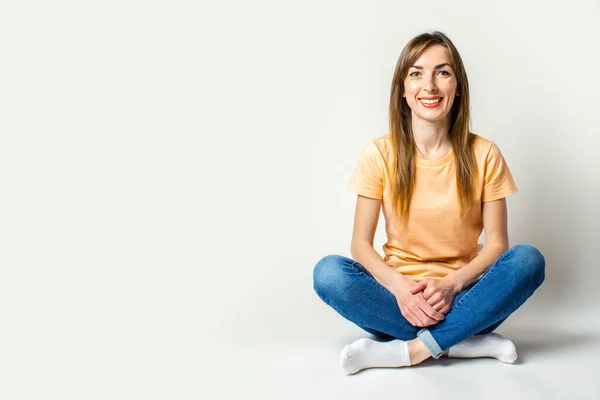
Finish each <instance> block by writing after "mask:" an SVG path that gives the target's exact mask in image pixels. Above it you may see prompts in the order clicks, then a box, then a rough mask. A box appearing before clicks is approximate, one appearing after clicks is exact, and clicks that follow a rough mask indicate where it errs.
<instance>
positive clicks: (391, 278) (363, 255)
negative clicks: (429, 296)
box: [350, 242, 414, 295]
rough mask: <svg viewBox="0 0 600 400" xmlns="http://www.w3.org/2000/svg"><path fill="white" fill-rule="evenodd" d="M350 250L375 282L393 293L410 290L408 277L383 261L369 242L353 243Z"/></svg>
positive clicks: (410, 283) (410, 284)
mask: <svg viewBox="0 0 600 400" xmlns="http://www.w3.org/2000/svg"><path fill="white" fill-rule="evenodd" d="M350 252H351V253H352V258H353V259H354V260H355V261H358V263H359V264H361V265H362V266H363V267H365V268H366V269H367V270H368V271H369V272H370V273H371V275H373V277H374V278H375V280H376V281H377V282H379V283H380V284H381V285H382V286H383V287H385V288H386V289H387V290H389V291H390V292H391V293H393V294H394V295H396V294H402V293H404V292H406V291H408V290H410V288H411V287H412V285H413V284H414V283H412V281H411V280H410V279H409V278H407V277H405V276H404V275H402V274H401V273H400V272H398V271H396V270H394V269H393V268H391V267H390V266H389V265H388V264H387V263H386V262H385V261H383V259H382V258H381V256H380V255H379V253H377V251H375V249H374V248H373V246H371V244H369V243H366V242H364V243H358V244H353V245H352V248H351V249H350Z"/></svg>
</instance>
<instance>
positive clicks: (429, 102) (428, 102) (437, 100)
mask: <svg viewBox="0 0 600 400" xmlns="http://www.w3.org/2000/svg"><path fill="white" fill-rule="evenodd" d="M441 100H442V99H435V100H425V99H421V101H422V102H423V103H425V104H434V103H438V102H440V101H441Z"/></svg>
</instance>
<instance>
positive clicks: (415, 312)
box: [395, 282, 446, 327]
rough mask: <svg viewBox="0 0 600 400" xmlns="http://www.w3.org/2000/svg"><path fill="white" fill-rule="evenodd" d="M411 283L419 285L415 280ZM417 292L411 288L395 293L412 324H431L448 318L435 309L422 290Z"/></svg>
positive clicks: (421, 325) (402, 311)
mask: <svg viewBox="0 0 600 400" xmlns="http://www.w3.org/2000/svg"><path fill="white" fill-rule="evenodd" d="M411 284H412V285H413V286H412V287H413V288H414V287H416V285H417V284H416V283H414V282H413V283H411ZM417 292H418V293H412V289H409V290H403V291H401V292H397V293H396V294H395V296H396V301H397V302H398V307H399V308H400V313H401V314H402V316H403V317H404V318H405V319H406V320H407V321H408V322H409V323H410V324H411V325H412V326H417V327H426V326H431V325H435V324H437V323H438V322H440V321H442V320H444V318H446V317H444V315H443V314H442V313H441V312H439V311H436V310H434V308H433V307H432V306H431V305H430V304H429V303H428V302H427V300H426V299H425V297H423V293H422V292H421V291H417Z"/></svg>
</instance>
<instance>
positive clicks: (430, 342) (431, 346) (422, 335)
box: [417, 328, 444, 359]
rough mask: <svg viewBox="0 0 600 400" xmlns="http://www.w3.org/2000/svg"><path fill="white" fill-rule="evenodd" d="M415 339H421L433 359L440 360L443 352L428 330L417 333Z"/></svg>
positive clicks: (424, 329)
mask: <svg viewBox="0 0 600 400" xmlns="http://www.w3.org/2000/svg"><path fill="white" fill-rule="evenodd" d="M417 337H419V339H421V341H422V342H423V344H424V345H425V347H427V349H428V350H429V352H430V353H431V355H432V356H433V358H436V359H437V358H440V357H441V356H442V355H443V354H444V351H443V350H442V349H441V347H440V345H439V344H438V343H437V342H436V341H435V339H434V338H433V336H432V335H431V332H429V329H426V328H423V329H421V330H420V331H419V332H418V333H417Z"/></svg>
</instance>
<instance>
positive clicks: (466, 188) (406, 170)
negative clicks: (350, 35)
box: [390, 31, 477, 222]
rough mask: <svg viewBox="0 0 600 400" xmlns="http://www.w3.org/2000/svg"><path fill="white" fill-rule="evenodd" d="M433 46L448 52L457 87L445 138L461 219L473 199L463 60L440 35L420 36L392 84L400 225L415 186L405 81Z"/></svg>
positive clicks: (394, 193)
mask: <svg viewBox="0 0 600 400" xmlns="http://www.w3.org/2000/svg"><path fill="white" fill-rule="evenodd" d="M432 45H442V46H444V47H445V48H446V49H447V50H448V54H449V56H450V60H451V64H452V68H453V69H454V73H455V74H456V77H457V81H458V86H457V89H456V92H457V93H458V94H459V96H458V97H456V98H455V100H454V103H453V104H452V109H451V110H450V113H451V117H450V130H449V132H448V138H449V140H450V142H451V143H452V149H453V150H454V155H455V163H456V184H457V189H458V190H457V192H458V198H459V203H460V208H461V215H464V214H465V213H466V212H467V211H468V210H469V208H470V206H471V204H472V202H473V201H474V199H475V187H476V186H475V185H476V180H477V164H476V163H475V155H474V152H473V141H474V139H475V135H473V134H472V133H470V132H469V122H470V114H469V82H468V80H467V73H466V71H465V68H464V65H463V62H462V59H461V57H460V54H459V53H458V50H457V49H456V47H454V44H453V43H452V42H451V41H450V39H449V38H448V37H447V36H446V35H444V34H443V33H442V32H439V31H435V32H433V33H423V34H421V35H419V36H416V37H415V38H413V39H411V40H410V41H409V42H408V43H407V44H406V46H405V47H404V49H403V50H402V53H401V54H400V57H399V58H398V62H397V64H396V71H395V72H394V79H393V80H392V89H391V94H390V138H391V144H392V154H393V155H394V160H393V162H392V168H391V171H390V196H391V199H392V204H394V208H395V212H396V214H397V215H398V216H399V217H400V220H401V221H405V222H406V221H407V220H408V215H409V210H410V201H411V197H412V193H413V189H414V185H415V154H416V144H415V139H414V136H413V132H412V123H411V109H410V107H409V105H408V103H407V102H406V99H405V98H404V97H403V96H402V94H403V93H404V79H406V76H407V75H408V70H409V69H410V67H411V66H412V65H413V64H414V63H415V61H416V60H417V59H418V58H419V57H420V56H421V54H422V53H423V52H424V51H425V49H427V48H428V47H429V46H432Z"/></svg>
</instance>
